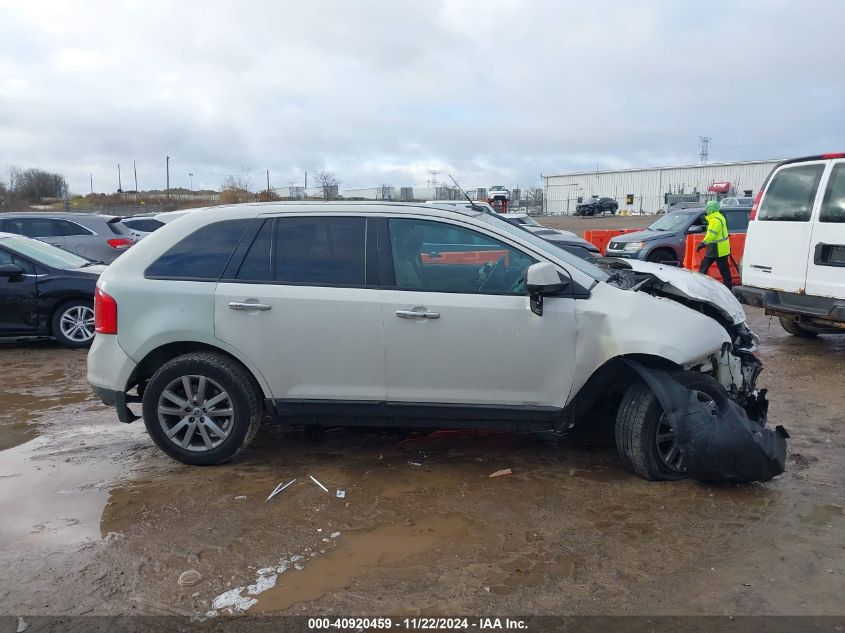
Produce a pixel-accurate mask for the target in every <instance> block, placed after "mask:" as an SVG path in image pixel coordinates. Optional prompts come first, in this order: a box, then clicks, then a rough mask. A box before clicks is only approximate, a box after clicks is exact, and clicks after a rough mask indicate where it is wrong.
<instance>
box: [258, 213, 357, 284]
mask: <svg viewBox="0 0 845 633" xmlns="http://www.w3.org/2000/svg"><path fill="white" fill-rule="evenodd" d="M365 225H366V220H365V219H364V218H356V217H351V218H350V217H344V218H341V217H301V218H278V219H277V220H276V246H275V249H276V252H275V256H274V259H275V266H274V277H275V280H276V281H277V282H282V283H294V284H309V285H327V286H363V285H364V279H365V276H364V275H365V263H364V260H365V257H364V254H365V241H364V235H365Z"/></svg>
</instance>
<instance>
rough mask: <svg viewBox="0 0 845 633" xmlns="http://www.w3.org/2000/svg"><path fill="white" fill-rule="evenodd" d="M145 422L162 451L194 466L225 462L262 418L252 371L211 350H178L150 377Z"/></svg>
mask: <svg viewBox="0 0 845 633" xmlns="http://www.w3.org/2000/svg"><path fill="white" fill-rule="evenodd" d="M143 416H144V425H145V426H146V427H147V432H148V433H149V434H150V437H151V438H152V439H153V441H154V442H155V443H156V446H158V447H159V448H160V449H161V450H162V451H164V452H165V453H166V454H167V455H168V456H170V457H172V458H173V459H175V460H177V461H180V462H182V463H183V464H189V465H193V466H205V465H211V464H222V463H223V462H227V461H229V460H230V459H232V458H233V457H234V456H235V455H237V454H238V453H239V452H240V451H241V450H243V449H244V448H246V446H247V445H248V444H249V442H251V441H252V439H253V437H255V434H256V433H257V431H258V426H259V424H260V423H261V420H262V419H263V417H264V416H263V412H262V408H261V398H260V396H259V391H258V387H257V385H255V383H254V382H253V380H252V377H251V376H250V375H249V374H248V373H247V372H246V370H244V369H243V367H241V366H240V364H238V363H237V362H235V361H234V360H232V359H230V358H228V357H227V356H223V355H222V354H215V353H211V352H196V353H191V354H185V355H183V356H178V357H176V358H174V359H173V360H170V361H168V362H167V363H165V364H164V365H162V366H161V367H160V368H159V369H158V371H156V372H155V374H153V377H152V378H150V380H149V382H148V383H147V387H146V389H145V390H144V397H143Z"/></svg>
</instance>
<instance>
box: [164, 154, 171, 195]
mask: <svg viewBox="0 0 845 633" xmlns="http://www.w3.org/2000/svg"><path fill="white" fill-rule="evenodd" d="M165 191H166V194H167V197H168V198H169V197H170V156H168V157H167V189H166V190H165Z"/></svg>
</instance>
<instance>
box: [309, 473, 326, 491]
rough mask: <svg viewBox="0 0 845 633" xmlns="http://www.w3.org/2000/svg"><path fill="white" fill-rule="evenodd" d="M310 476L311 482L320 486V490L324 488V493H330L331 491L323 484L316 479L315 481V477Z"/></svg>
mask: <svg viewBox="0 0 845 633" xmlns="http://www.w3.org/2000/svg"><path fill="white" fill-rule="evenodd" d="M308 476H309V477H310V478H311V481H313V482H314V483H315V484H317V485H318V486H320V488H322V489H323V492H328V491H329V489H328V488H326V487H325V486H324V485H323V484H321V483H320V482H319V481H317V480H316V479H314V475H308Z"/></svg>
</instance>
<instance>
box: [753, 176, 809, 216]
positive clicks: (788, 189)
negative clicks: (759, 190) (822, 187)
mask: <svg viewBox="0 0 845 633" xmlns="http://www.w3.org/2000/svg"><path fill="white" fill-rule="evenodd" d="M823 171H824V165H818V164H816V165H799V166H797V167H787V168H785V169H781V170H780V171H779V172H777V173H776V174H775V177H774V178H773V179H772V183H771V184H770V185H769V188H768V189H767V190H766V194H765V196H764V197H763V203H762V204H761V205H760V211H759V213H758V214H757V219H758V220H764V221H770V222H808V221H809V220H810V215H811V214H812V212H813V202H814V201H815V199H816V190H817V189H818V188H819V180H821V177H822V172H823Z"/></svg>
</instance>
